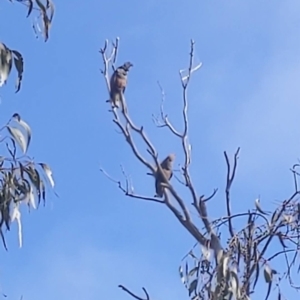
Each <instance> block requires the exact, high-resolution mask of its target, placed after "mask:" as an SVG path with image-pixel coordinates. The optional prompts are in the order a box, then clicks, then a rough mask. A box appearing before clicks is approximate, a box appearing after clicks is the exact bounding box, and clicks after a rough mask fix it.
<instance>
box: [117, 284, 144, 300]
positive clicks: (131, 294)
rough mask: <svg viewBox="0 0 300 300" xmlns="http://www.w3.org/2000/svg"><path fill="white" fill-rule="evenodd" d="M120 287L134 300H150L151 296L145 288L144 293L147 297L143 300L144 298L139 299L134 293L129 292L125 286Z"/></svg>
mask: <svg viewBox="0 0 300 300" xmlns="http://www.w3.org/2000/svg"><path fill="white" fill-rule="evenodd" d="M118 287H119V288H121V289H122V290H123V291H125V292H126V293H128V294H129V295H130V296H131V297H133V298H134V299H137V300H150V297H149V294H148V292H147V290H146V289H145V288H143V291H144V293H145V295H146V298H142V297H139V296H137V295H135V294H134V293H132V292H131V291H130V290H128V289H127V288H126V287H125V286H123V285H121V284H120V285H119V286H118Z"/></svg>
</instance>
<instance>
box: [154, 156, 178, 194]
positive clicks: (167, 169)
mask: <svg viewBox="0 0 300 300" xmlns="http://www.w3.org/2000/svg"><path fill="white" fill-rule="evenodd" d="M174 159H175V154H170V155H168V156H167V157H166V158H165V159H164V160H163V161H162V162H161V164H160V166H161V168H162V171H163V173H164V175H165V177H166V179H167V180H170V179H171V178H172V176H173V171H172V165H173V161H174ZM162 182H164V179H163V176H162V174H161V173H160V172H159V171H157V172H156V174H155V189H156V197H160V198H162V197H163V195H164V187H162V186H161V183H162Z"/></svg>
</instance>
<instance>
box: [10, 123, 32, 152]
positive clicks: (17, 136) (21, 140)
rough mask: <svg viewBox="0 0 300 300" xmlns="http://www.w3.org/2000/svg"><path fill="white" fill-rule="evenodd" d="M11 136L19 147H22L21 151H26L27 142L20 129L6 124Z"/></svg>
mask: <svg viewBox="0 0 300 300" xmlns="http://www.w3.org/2000/svg"><path fill="white" fill-rule="evenodd" d="M6 127H7V129H8V131H9V133H10V134H11V136H12V137H13V138H14V140H15V141H16V142H17V143H18V144H19V146H20V148H21V149H22V151H23V153H26V151H27V146H28V144H27V142H26V139H25V137H24V135H23V133H22V132H21V130H20V129H18V128H16V127H12V126H9V125H8V126H6Z"/></svg>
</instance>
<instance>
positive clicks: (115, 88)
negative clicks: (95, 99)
mask: <svg viewBox="0 0 300 300" xmlns="http://www.w3.org/2000/svg"><path fill="white" fill-rule="evenodd" d="M132 66H133V64H132V63H131V62H126V63H124V64H123V65H122V66H120V67H118V68H117V69H116V70H115V71H114V73H113V75H112V76H111V79H110V100H111V101H112V103H113V106H115V107H119V103H121V99H122V94H124V92H125V89H126V85H127V73H128V71H129V69H130V67H132Z"/></svg>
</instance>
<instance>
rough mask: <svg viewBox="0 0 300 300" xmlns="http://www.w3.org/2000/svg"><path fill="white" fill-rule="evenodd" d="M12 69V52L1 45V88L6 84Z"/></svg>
mask: <svg viewBox="0 0 300 300" xmlns="http://www.w3.org/2000/svg"><path fill="white" fill-rule="evenodd" d="M11 67H12V52H11V50H10V49H9V48H7V47H6V45H5V44H3V43H0V87H1V86H3V84H5V83H6V81H7V78H8V76H9V74H10V71H11Z"/></svg>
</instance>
